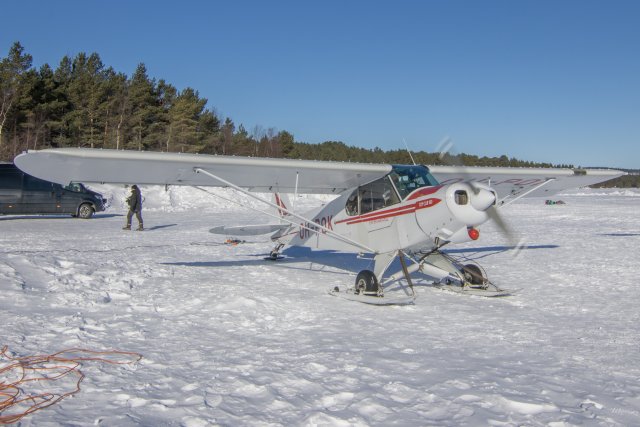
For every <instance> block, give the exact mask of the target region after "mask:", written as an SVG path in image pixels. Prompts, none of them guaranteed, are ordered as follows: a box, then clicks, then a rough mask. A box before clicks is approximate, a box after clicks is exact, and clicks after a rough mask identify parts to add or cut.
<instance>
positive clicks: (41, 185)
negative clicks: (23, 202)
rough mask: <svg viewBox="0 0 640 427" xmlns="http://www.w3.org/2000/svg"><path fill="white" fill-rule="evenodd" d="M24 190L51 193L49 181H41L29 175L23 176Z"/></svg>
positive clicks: (51, 187) (51, 188)
mask: <svg viewBox="0 0 640 427" xmlns="http://www.w3.org/2000/svg"><path fill="white" fill-rule="evenodd" d="M24 189H25V190H32V191H52V190H53V186H52V183H51V182H49V181H43V180H41V179H38V178H35V177H33V176H31V175H25V176H24Z"/></svg>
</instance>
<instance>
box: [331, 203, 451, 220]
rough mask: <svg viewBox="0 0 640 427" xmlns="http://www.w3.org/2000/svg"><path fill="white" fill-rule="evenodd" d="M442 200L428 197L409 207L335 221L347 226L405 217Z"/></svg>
mask: <svg viewBox="0 0 640 427" xmlns="http://www.w3.org/2000/svg"><path fill="white" fill-rule="evenodd" d="M441 201H442V199H438V198H437V197H430V198H428V199H424V200H418V201H417V202H415V203H413V204H411V205H405V206H400V207H397V208H393V209H386V210H380V211H376V212H370V213H366V214H364V215H360V216H356V217H353V218H346V219H343V220H340V221H336V224H341V223H343V222H346V223H347V225H351V224H359V223H361V222H369V221H377V220H380V219H387V218H393V217H396V216H400V215H406V214H409V213H414V212H415V211H417V210H420V209H427V208H430V207H433V206H435V205H437V204H438V203H440V202H441Z"/></svg>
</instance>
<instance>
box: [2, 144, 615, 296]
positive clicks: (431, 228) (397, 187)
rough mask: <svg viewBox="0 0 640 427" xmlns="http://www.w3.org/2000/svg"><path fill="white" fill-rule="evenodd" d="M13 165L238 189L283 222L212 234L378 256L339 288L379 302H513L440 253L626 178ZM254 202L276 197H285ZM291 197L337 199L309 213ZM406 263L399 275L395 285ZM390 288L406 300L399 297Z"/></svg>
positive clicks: (235, 165) (330, 167) (452, 169)
mask: <svg viewBox="0 0 640 427" xmlns="http://www.w3.org/2000/svg"><path fill="white" fill-rule="evenodd" d="M14 162H15V164H16V165H17V166H18V167H19V168H20V169H22V170H23V171H25V172H26V173H28V174H30V175H33V176H36V177H38V178H42V179H46V180H49V181H53V182H57V183H59V184H64V185H66V184H69V183H70V182H82V183H115V184H118V183H120V184H133V183H135V184H138V185H141V184H143V185H189V186H196V187H200V186H217V187H228V188H232V189H234V190H236V191H238V192H240V193H243V194H246V195H248V196H250V197H252V198H254V199H257V200H259V201H261V202H263V203H264V204H265V205H268V206H270V207H271V208H273V209H275V210H277V212H278V213H279V214H278V215H272V216H275V217H277V218H278V222H277V223H274V224H265V225H259V224H253V225H248V226H238V227H224V226H223V227H215V228H213V229H211V230H210V231H211V232H213V233H219V234H226V235H236V236H238V235H254V234H265V233H272V236H271V239H272V241H274V242H275V243H276V246H275V248H274V249H273V251H272V252H271V254H270V258H271V259H274V260H276V259H278V258H279V253H280V250H281V249H282V248H283V247H284V246H285V245H291V246H306V247H311V248H317V249H324V250H337V251H349V252H357V253H369V254H373V257H374V267H373V270H372V271H371V270H363V271H360V272H359V273H358V275H357V277H356V281H355V285H354V286H353V287H351V286H349V287H347V288H346V290H343V291H340V289H334V291H332V292H333V293H334V294H335V295H339V296H344V297H346V298H348V299H355V300H359V301H361V302H367V303H372V304H404V303H410V302H413V299H414V298H415V293H414V290H413V283H412V281H411V274H412V273H414V272H417V271H420V272H422V273H424V274H425V275H426V276H428V278H430V280H432V281H433V282H434V283H435V284H438V285H442V286H446V287H449V288H451V289H458V290H460V291H462V292H468V293H477V294H484V295H486V296H502V295H507V294H508V293H509V292H508V291H505V290H503V289H500V288H498V287H497V286H495V285H493V284H492V283H491V282H490V281H489V280H488V279H487V277H486V274H485V273H484V270H483V269H482V268H480V267H479V266H478V265H476V264H466V265H463V264H462V263H460V262H458V261H456V260H454V259H453V258H452V257H450V256H449V255H447V254H446V253H445V252H442V251H441V250H440V249H441V248H442V247H443V246H444V245H446V244H448V243H460V242H465V241H470V240H476V239H478V237H479V235H480V233H479V231H478V229H477V227H478V226H480V225H481V224H483V223H485V222H487V221H488V220H490V219H494V220H496V222H497V224H498V226H499V227H500V228H501V229H503V231H505V232H506V231H508V230H507V227H506V225H505V224H504V222H503V221H502V219H501V218H500V216H499V214H498V209H499V208H500V207H501V206H504V205H507V204H509V203H512V202H513V201H515V200H517V199H519V198H521V197H525V196H550V195H552V194H555V193H557V192H559V191H561V190H565V189H568V188H577V187H583V186H587V185H591V184H595V183H598V182H602V181H605V180H609V179H612V178H615V177H617V176H620V175H623V174H624V173H623V172H620V171H616V170H603V169H555V168H554V169H539V168H493V167H456V166H432V167H427V166H423V165H389V164H363V163H345V162H328V161H309V160H291V159H266V158H255V157H234V156H233V157H232V156H217V155H201V154H180V153H156V152H139V151H117V150H101V149H80V148H65V149H48V150H41V151H28V152H25V153H22V154H20V155H18V156H17V157H16V158H15V160H14ZM255 193H274V195H275V200H274V201H270V200H267V199H266V198H264V197H263V196H261V195H259V194H255ZM282 193H293V194H295V195H297V194H302V193H307V194H312V193H315V194H334V195H336V196H337V197H336V198H335V199H333V200H331V201H330V202H328V203H327V204H325V205H323V206H321V207H319V208H317V209H314V210H312V211H310V212H307V213H305V214H303V215H301V214H299V213H297V212H295V211H294V210H292V209H291V206H290V205H289V204H288V202H287V201H286V198H283V197H281V196H280V195H281V194H282ZM226 200H227V201H229V202H234V201H233V200H231V199H226ZM265 213H266V212H265ZM267 214H268V213H267ZM396 258H398V259H399V260H400V264H401V267H402V269H401V271H399V272H398V273H395V274H391V275H388V276H386V275H385V273H386V272H387V270H388V269H389V266H390V265H391V263H392V262H393V261H394V260H395V259H396ZM407 259H408V260H410V261H411V262H407ZM402 278H404V279H405V281H406V286H405V284H404V283H402ZM392 286H393V289H394V290H398V288H400V289H402V290H404V292H389V290H390V289H391V287H392ZM385 290H387V291H388V292H386V293H385Z"/></svg>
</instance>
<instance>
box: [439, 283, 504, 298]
mask: <svg viewBox="0 0 640 427" xmlns="http://www.w3.org/2000/svg"><path fill="white" fill-rule="evenodd" d="M433 286H434V287H435V288H437V289H442V290H444V291H449V292H455V293H458V294H463V295H473V296H479V297H488V298H494V297H508V296H511V295H513V294H515V293H516V292H517V291H515V290H509V289H501V288H499V287H497V286H495V285H489V286H487V287H483V286H475V285H465V286H460V285H457V284H451V285H448V284H446V283H435V284H434V285H433Z"/></svg>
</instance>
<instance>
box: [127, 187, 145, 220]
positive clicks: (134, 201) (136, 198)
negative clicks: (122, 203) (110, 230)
mask: <svg viewBox="0 0 640 427" xmlns="http://www.w3.org/2000/svg"><path fill="white" fill-rule="evenodd" d="M127 205H129V212H127V225H125V226H124V227H122V229H123V230H131V218H132V217H133V214H134V213H135V214H136V219H137V220H138V231H142V230H144V227H143V225H142V194H141V193H140V189H139V188H138V186H137V185H135V184H134V185H132V186H131V194H130V195H129V197H127Z"/></svg>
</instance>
